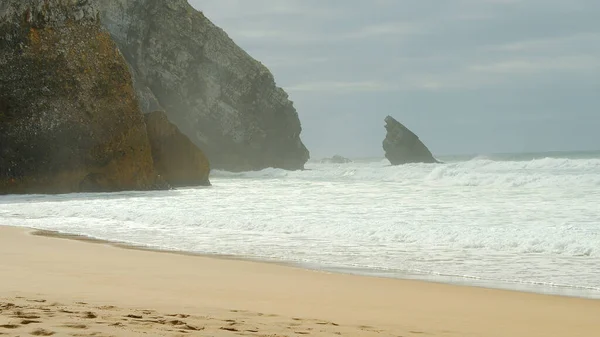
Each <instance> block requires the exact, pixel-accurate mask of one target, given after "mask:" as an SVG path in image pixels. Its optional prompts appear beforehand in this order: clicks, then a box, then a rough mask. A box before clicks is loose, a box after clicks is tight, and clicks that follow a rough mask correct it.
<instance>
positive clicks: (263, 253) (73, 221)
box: [0, 153, 600, 298]
mask: <svg viewBox="0 0 600 337" xmlns="http://www.w3.org/2000/svg"><path fill="white" fill-rule="evenodd" d="M439 159H441V160H443V161H444V163H443V164H413V165H404V166H390V165H389V162H388V161H387V160H384V159H381V158H376V159H370V160H367V159H364V160H356V161H355V162H353V163H348V164H322V163H317V162H309V163H308V164H307V169H308V170H306V171H301V172H300V171H298V172H288V171H283V170H277V169H266V170H263V171H259V172H244V173H229V172H220V171H214V172H212V174H211V181H212V184H213V186H211V187H199V188H187V189H179V190H174V191H154V192H124V193H110V194H70V195H52V196H50V195H24V196H0V221H1V222H0V224H2V225H10V226H25V227H34V228H38V229H46V230H52V231H59V232H64V233H72V234H80V235H86V236H90V237H94V238H98V239H104V240H111V241H117V242H123V243H130V244H135V245H143V246H147V247H151V248H158V249H166V250H177V251H185V252H194V253H200V254H215V255H227V256H235V257H241V258H248V259H258V260H266V261H274V262H282V263H291V264H295V265H299V266H302V267H306V268H311V269H317V270H323V271H329V272H343V273H354V274H362V275H372V276H379V277H393V278H405V279H420V280H427V281H433V282H445V283H453V284H462V285H471V286H482V287H490V288H503V289H513V290H520V291H530V292H538V293H549V294H558V295H566V296H577V297H587V298H600V153H541V154H518V155H514V154H506V155H494V156H477V157H469V156H453V157H445V158H444V157H440V158H439ZM207 273H210V271H207Z"/></svg>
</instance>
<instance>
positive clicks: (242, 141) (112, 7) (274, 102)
mask: <svg viewBox="0 0 600 337" xmlns="http://www.w3.org/2000/svg"><path fill="white" fill-rule="evenodd" d="M99 4H100V6H101V14H102V22H103V24H104V25H105V27H106V28H107V29H108V30H109V31H110V33H111V35H112V36H113V38H114V40H115V41H116V43H117V45H118V46H119V48H120V49H121V51H122V52H123V54H124V55H125V57H126V59H127V61H128V63H129V65H130V66H131V68H132V72H133V76H134V82H135V87H136V91H137V95H138V97H139V99H140V102H141V106H142V109H143V110H144V112H150V111H154V110H164V111H166V112H167V114H168V117H169V119H170V120H171V121H172V122H173V123H175V125H177V126H178V127H179V128H180V129H181V130H182V132H183V133H184V134H186V135H187V136H188V137H189V138H190V140H192V141H193V142H194V143H195V144H196V145H198V146H199V147H200V148H201V149H202V150H203V151H204V152H205V153H206V154H207V156H208V158H209V159H210V161H211V166H212V167H213V168H218V169H225V170H231V171H241V170H256V169H262V168H266V167H276V168H284V169H290V170H294V169H302V168H303V167H304V163H305V162H306V161H307V160H308V158H309V153H308V150H307V149H306V147H305V146H304V144H302V141H301V140H300V132H301V127H300V121H299V119H298V114H297V112H296V110H295V109H294V107H293V104H292V102H291V101H290V100H289V99H288V95H287V94H286V93H285V92H284V91H283V90H282V89H281V88H278V87H277V86H276V85H275V81H274V79H273V75H272V74H271V73H270V72H269V70H268V69H267V68H265V67H264V66H263V65H262V64H261V63H259V62H258V61H256V60H254V59H253V58H251V57H250V56H249V55H248V54H247V53H245V52H244V51H243V50H242V49H241V48H239V47H238V46H237V45H236V44H235V43H234V42H233V41H232V40H231V39H230V38H229V37H228V36H227V34H226V33H225V32H223V31H222V30H221V29H220V28H218V27H216V26H215V25H213V24H212V23H211V22H210V21H209V20H208V19H207V18H206V17H205V16H204V15H203V14H202V13H200V12H198V11H196V10H194V9H193V8H192V7H191V6H190V5H189V4H188V3H187V1H186V0H103V1H99Z"/></svg>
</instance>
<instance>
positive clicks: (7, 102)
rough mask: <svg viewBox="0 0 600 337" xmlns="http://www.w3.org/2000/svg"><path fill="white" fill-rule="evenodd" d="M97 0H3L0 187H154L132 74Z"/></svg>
mask: <svg viewBox="0 0 600 337" xmlns="http://www.w3.org/2000/svg"><path fill="white" fill-rule="evenodd" d="M96 3H97V2H93V1H81V0H2V1H1V2H0V194H6V193H68V192H83V191H94V192H96V191H120V190H140V189H142V190H143V189H150V188H154V187H155V186H156V185H155V184H156V183H157V182H159V181H158V178H157V175H156V173H155V171H154V167H153V162H152V155H151V149H150V143H149V141H148V136H147V134H146V126H145V124H144V118H143V115H142V113H141V111H140V108H139V105H138V101H137V98H136V94H135V90H134V88H133V84H132V81H131V74H130V72H129V68H128V65H127V63H126V62H125V59H124V58H123V56H122V55H121V52H120V51H119V49H118V48H117V46H116V45H115V43H114V42H113V41H112V39H111V36H110V34H109V33H108V32H107V31H106V30H104V29H103V28H102V26H101V24H100V15H99V11H98V8H97V7H96V5H95V4H96Z"/></svg>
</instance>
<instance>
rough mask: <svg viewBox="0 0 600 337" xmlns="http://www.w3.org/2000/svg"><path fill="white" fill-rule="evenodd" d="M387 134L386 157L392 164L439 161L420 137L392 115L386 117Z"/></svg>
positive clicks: (384, 142)
mask: <svg viewBox="0 0 600 337" xmlns="http://www.w3.org/2000/svg"><path fill="white" fill-rule="evenodd" d="M385 123H386V125H385V128H386V130H387V135H386V137H385V140H384V141H383V150H384V151H385V157H386V158H387V159H388V160H389V161H390V163H392V165H401V164H408V163H437V162H438V161H437V160H436V159H435V158H433V155H432V154H431V152H430V151H429V149H428V148H427V146H425V144H423V142H421V140H420V139H419V137H418V136H417V135H415V134H414V133H413V132H412V131H410V130H409V129H408V128H407V127H406V126H404V125H402V124H401V123H400V122H398V121H397V120H395V119H394V118H393V117H391V116H387V117H386V118H385Z"/></svg>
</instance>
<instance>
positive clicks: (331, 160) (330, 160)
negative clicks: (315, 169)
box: [321, 154, 352, 164]
mask: <svg viewBox="0 0 600 337" xmlns="http://www.w3.org/2000/svg"><path fill="white" fill-rule="evenodd" d="M351 162H352V160H350V159H348V158H344V157H342V156H340V155H337V154H336V155H335V156H333V157H331V158H325V159H323V160H321V163H323V164H347V163H351Z"/></svg>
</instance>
